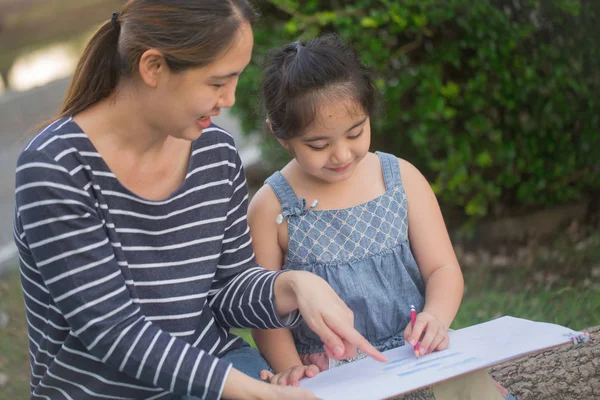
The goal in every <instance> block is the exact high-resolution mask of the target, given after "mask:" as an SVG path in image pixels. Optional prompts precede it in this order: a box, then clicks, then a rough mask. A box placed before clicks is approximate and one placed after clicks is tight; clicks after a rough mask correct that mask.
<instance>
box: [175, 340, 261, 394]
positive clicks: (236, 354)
mask: <svg viewBox="0 0 600 400" xmlns="http://www.w3.org/2000/svg"><path fill="white" fill-rule="evenodd" d="M220 358H221V360H225V361H229V362H230V363H231V364H232V365H233V368H235V369H237V370H240V371H242V372H243V373H245V374H246V375H248V376H250V377H252V378H255V379H260V371H262V370H263V369H266V370H269V371H272V370H271V367H270V366H269V364H268V363H267V361H266V360H265V359H264V358H263V357H262V356H261V355H260V353H259V352H258V350H256V349H255V348H254V347H251V346H250V345H249V344H248V343H246V342H244V343H243V344H242V346H241V347H240V348H239V349H235V350H231V351H230V352H229V353H225V355H223V356H222V357H220ZM180 400H200V398H199V397H192V396H183V397H181V398H180Z"/></svg>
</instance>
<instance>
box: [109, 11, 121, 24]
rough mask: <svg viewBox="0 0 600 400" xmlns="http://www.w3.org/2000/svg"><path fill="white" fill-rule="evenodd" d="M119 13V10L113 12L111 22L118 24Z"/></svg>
mask: <svg viewBox="0 0 600 400" xmlns="http://www.w3.org/2000/svg"><path fill="white" fill-rule="evenodd" d="M119 14H120V13H119V12H118V11H115V12H114V13H112V17H111V19H110V22H111V23H112V24H113V25H117V17H118V16H119Z"/></svg>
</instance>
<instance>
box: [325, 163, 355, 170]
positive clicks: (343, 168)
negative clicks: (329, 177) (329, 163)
mask: <svg viewBox="0 0 600 400" xmlns="http://www.w3.org/2000/svg"><path fill="white" fill-rule="evenodd" d="M350 164H352V163H349V164H348V165H346V166H344V167H341V168H329V169H330V170H332V171H334V172H346V171H347V170H348V168H350Z"/></svg>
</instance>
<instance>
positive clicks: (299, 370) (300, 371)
mask: <svg viewBox="0 0 600 400" xmlns="http://www.w3.org/2000/svg"><path fill="white" fill-rule="evenodd" d="M319 372H320V371H319V367H317V366H316V365H314V364H312V365H308V366H307V365H295V366H293V367H291V368H289V369H287V370H285V371H283V372H280V373H278V374H273V373H272V372H271V371H267V370H262V371H260V379H262V380H263V381H268V382H270V383H272V384H273V385H281V386H288V385H289V386H298V381H300V379H302V378H304V377H306V378H312V377H314V376H316V375H317V374H318V373H319Z"/></svg>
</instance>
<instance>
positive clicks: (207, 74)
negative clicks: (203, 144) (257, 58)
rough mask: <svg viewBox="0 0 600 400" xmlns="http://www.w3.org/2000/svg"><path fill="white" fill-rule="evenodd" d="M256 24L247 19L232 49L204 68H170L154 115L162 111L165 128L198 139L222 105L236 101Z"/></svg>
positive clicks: (159, 87)
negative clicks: (178, 70)
mask: <svg viewBox="0 0 600 400" xmlns="http://www.w3.org/2000/svg"><path fill="white" fill-rule="evenodd" d="M253 40H254V38H253V35H252V28H251V26H250V24H249V23H243V24H242V25H241V26H240V28H239V30H238V32H237V34H236V36H235V38H234V41H233V44H232V45H231V47H230V48H229V49H227V50H226V51H225V53H223V54H222V55H221V56H220V57H219V58H218V59H217V60H215V61H213V62H212V63H211V64H208V65H206V66H204V67H201V68H190V69H187V70H184V71H182V72H177V73H174V72H170V71H167V72H166V73H165V76H164V77H161V80H160V83H159V85H158V86H157V88H156V91H155V92H153V94H155V96H153V97H154V99H155V102H156V103H155V107H151V109H153V110H156V111H157V112H156V114H155V115H154V116H150V118H156V116H158V115H160V119H161V121H160V122H159V121H157V123H159V124H160V126H161V130H162V131H166V133H168V134H169V135H170V136H174V137H177V138H180V139H186V140H195V139H197V138H198V137H199V136H200V135H201V134H202V131H203V130H204V129H206V128H208V126H209V125H210V123H211V117H214V116H217V115H219V113H220V110H221V108H229V107H232V106H233V105H234V103H235V89H236V86H237V83H238V78H239V76H240V74H241V73H242V71H243V70H244V68H246V66H247V65H248V63H249V62H250V58H251V56H252V46H253Z"/></svg>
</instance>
